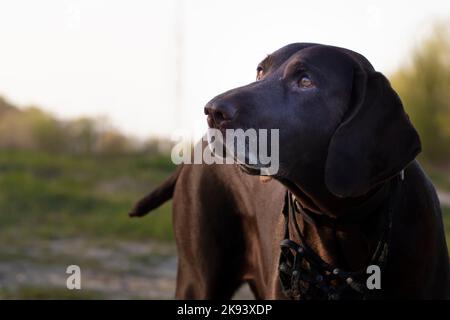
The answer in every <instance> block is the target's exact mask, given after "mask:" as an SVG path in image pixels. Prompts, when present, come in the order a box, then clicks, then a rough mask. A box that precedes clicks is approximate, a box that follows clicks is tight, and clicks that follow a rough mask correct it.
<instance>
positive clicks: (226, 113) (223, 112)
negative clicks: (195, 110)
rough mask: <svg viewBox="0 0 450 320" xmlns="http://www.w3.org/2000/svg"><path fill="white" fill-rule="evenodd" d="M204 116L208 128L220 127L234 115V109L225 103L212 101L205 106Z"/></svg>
mask: <svg viewBox="0 0 450 320" xmlns="http://www.w3.org/2000/svg"><path fill="white" fill-rule="evenodd" d="M204 111H205V114H206V115H207V116H208V124H209V126H210V127H222V126H223V124H224V123H225V122H227V121H231V120H232V119H233V118H234V116H235V115H236V111H237V109H236V107H235V106H234V105H233V104H231V103H228V102H225V101H213V102H210V103H208V104H207V105H206V107H205V110H204Z"/></svg>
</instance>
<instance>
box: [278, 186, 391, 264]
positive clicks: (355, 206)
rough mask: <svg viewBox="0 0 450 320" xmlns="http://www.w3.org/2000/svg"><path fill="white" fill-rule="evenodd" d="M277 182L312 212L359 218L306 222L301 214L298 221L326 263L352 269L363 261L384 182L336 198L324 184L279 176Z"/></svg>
mask: <svg viewBox="0 0 450 320" xmlns="http://www.w3.org/2000/svg"><path fill="white" fill-rule="evenodd" d="M294 181H295V180H294ZM313 181H323V179H316V180H313ZM281 182H282V183H283V184H284V185H285V186H286V187H287V188H288V189H289V191H291V192H292V194H293V195H294V196H295V198H296V200H297V201H298V202H299V204H300V206H302V208H304V209H307V210H309V211H311V212H312V213H313V214H315V215H326V217H327V218H329V219H331V220H333V219H336V220H340V219H345V218H346V217H348V216H349V215H352V219H353V218H356V219H358V218H360V219H358V221H357V223H354V221H353V223H351V224H344V225H338V227H336V226H330V225H325V226H324V225H321V224H314V223H310V222H308V221H306V220H305V219H304V218H305V217H303V219H302V218H300V221H301V228H302V232H304V235H305V238H306V239H307V241H308V242H309V245H310V246H311V247H313V248H314V250H315V251H316V253H318V254H319V255H320V256H321V257H322V258H323V259H324V260H325V261H327V262H328V263H334V264H337V265H341V266H342V267H344V266H345V267H347V268H350V269H353V270H356V269H358V268H361V267H363V266H364V264H365V263H367V259H368V258H370V255H371V254H372V251H373V247H374V246H375V245H376V242H377V240H378V233H379V230H378V227H377V225H378V224H379V223H378V222H379V221H380V219H381V213H382V212H381V211H382V210H383V209H379V207H380V206H379V204H381V203H384V202H386V201H387V198H388V196H389V192H388V188H387V185H384V184H383V185H381V186H378V187H376V188H374V189H372V190H371V191H370V192H368V193H367V194H365V195H363V196H361V197H358V198H338V197H336V196H334V195H332V194H331V193H330V192H329V191H328V190H327V189H326V187H325V185H320V184H316V183H310V184H309V185H308V184H307V185H305V184H304V183H302V184H300V183H296V182H293V181H290V180H283V179H281ZM302 182H303V181H302ZM355 213H356V214H355ZM379 213H380V214H379ZM358 216H359V217H358ZM355 253H357V254H355Z"/></svg>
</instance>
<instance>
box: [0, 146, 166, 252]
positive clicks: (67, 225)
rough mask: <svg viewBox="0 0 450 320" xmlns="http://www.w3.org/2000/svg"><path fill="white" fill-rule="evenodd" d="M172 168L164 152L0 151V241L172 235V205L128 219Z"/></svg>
mask: <svg viewBox="0 0 450 320" xmlns="http://www.w3.org/2000/svg"><path fill="white" fill-rule="evenodd" d="M172 170H173V166H172V165H171V162H170V160H169V159H168V158H167V157H164V156H160V155H157V156H145V155H121V156H108V157H106V156H103V157H95V156H89V155H85V156H80V155H76V156H71V155H60V154H58V155H55V154H47V153H36V152H7V151H1V152H0V190H1V192H0V241H2V242H3V243H4V242H5V241H8V242H9V241H21V242H23V241H33V239H59V238H67V237H88V238H89V237H91V238H120V239H130V240H142V239H149V238H151V239H157V240H164V241H170V240H172V239H173V235H172V228H171V214H170V211H171V210H170V204H166V205H164V206H163V207H161V208H159V209H158V210H156V211H155V212H153V213H152V214H151V215H149V216H147V217H145V218H141V219H130V218H128V216H127V212H128V211H129V210H130V208H131V207H132V205H133V203H134V202H135V201H136V200H138V199H139V198H140V197H142V196H143V195H144V194H146V193H147V192H148V191H150V190H151V189H152V188H153V187H155V186H156V185H158V184H159V183H160V182H161V181H163V180H164V178H165V177H166V176H168V175H169V173H170V172H171V171H172Z"/></svg>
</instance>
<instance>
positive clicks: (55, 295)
mask: <svg viewBox="0 0 450 320" xmlns="http://www.w3.org/2000/svg"><path fill="white" fill-rule="evenodd" d="M105 298H106V297H105V296H104V294H102V293H101V292H97V291H93V290H67V289H66V288H57V287H38V286H22V287H19V288H17V289H15V290H12V289H4V288H3V289H1V288H0V299H8V300H100V299H105Z"/></svg>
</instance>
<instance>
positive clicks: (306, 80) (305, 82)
mask: <svg viewBox="0 0 450 320" xmlns="http://www.w3.org/2000/svg"><path fill="white" fill-rule="evenodd" d="M298 86H299V87H300V88H311V87H312V86H314V84H313V82H312V80H311V78H310V77H308V76H306V75H303V76H302V77H301V78H300V80H299V81H298Z"/></svg>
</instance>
